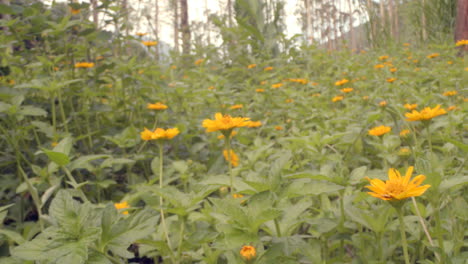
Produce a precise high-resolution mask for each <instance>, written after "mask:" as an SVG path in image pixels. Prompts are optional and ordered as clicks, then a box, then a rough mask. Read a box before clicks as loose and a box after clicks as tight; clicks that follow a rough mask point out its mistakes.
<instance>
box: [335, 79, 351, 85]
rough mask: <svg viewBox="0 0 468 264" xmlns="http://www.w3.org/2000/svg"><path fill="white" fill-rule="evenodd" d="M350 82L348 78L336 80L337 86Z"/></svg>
mask: <svg viewBox="0 0 468 264" xmlns="http://www.w3.org/2000/svg"><path fill="white" fill-rule="evenodd" d="M348 82H349V80H348V79H342V80H339V81H336V82H335V85H336V86H340V85H343V84H346V83H348Z"/></svg>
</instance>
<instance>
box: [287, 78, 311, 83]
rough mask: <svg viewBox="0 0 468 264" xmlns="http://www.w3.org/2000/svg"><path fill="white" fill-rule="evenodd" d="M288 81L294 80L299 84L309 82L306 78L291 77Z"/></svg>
mask: <svg viewBox="0 0 468 264" xmlns="http://www.w3.org/2000/svg"><path fill="white" fill-rule="evenodd" d="M289 81H290V82H295V83H300V84H307V83H308V82H309V81H308V80H306V79H293V78H290V79H289Z"/></svg>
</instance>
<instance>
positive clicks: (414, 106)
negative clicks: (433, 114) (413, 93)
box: [403, 104, 418, 111]
mask: <svg viewBox="0 0 468 264" xmlns="http://www.w3.org/2000/svg"><path fill="white" fill-rule="evenodd" d="M403 107H405V108H406V109H408V110H410V111H411V110H414V109H416V108H417V107H418V104H405V105H404V106H403Z"/></svg>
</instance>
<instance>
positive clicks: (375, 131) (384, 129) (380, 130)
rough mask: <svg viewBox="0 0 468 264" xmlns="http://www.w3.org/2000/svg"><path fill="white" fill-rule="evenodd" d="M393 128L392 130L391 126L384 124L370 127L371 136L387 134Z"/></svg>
mask: <svg viewBox="0 0 468 264" xmlns="http://www.w3.org/2000/svg"><path fill="white" fill-rule="evenodd" d="M391 130H392V128H391V127H388V126H383V125H382V126H378V127H374V128H372V129H370V130H369V135H371V136H382V135H384V134H387V133H388V132H390V131H391Z"/></svg>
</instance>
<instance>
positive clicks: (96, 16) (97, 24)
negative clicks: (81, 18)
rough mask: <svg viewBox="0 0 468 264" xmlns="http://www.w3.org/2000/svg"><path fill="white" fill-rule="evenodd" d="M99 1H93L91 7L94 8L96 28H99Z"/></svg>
mask: <svg viewBox="0 0 468 264" xmlns="http://www.w3.org/2000/svg"><path fill="white" fill-rule="evenodd" d="M97 1H98V0H91V7H92V8H93V22H94V25H96V28H99V17H98V9H97Z"/></svg>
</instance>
